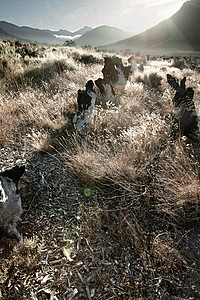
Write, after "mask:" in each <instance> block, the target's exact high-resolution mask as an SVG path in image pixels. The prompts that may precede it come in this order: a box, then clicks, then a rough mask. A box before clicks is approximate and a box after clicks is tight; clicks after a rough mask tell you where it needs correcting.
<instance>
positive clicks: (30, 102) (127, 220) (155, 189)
mask: <svg viewBox="0 0 200 300" xmlns="http://www.w3.org/2000/svg"><path fill="white" fill-rule="evenodd" d="M10 47H11V46H10ZM4 50H5V49H4ZM5 51H8V52H9V56H10V57H12V55H13V56H14V53H13V52H12V49H10V48H9V49H7V50H5ZM7 55H8V54H7ZM84 55H89V56H90V55H92V56H93V58H92V59H94V60H95V59H96V62H98V63H99V62H101V59H102V57H103V56H102V54H101V53H94V51H93V50H86V49H84V50H83V49H77V48H72V49H70V48H67V47H55V49H54V50H53V49H52V48H47V49H46V50H45V51H44V52H43V53H42V54H41V57H37V58H32V57H29V58H27V57H26V58H25V60H24V59H23V60H22V58H21V57H20V56H16V57H15V60H16V61H15V63H14V58H13V57H12V61H11V62H12V64H13V66H12V67H11V69H12V70H15V68H16V66H20V67H19V69H20V72H21V74H22V75H23V76H24V74H26V76H27V74H29V75H31V76H30V77H29V81H26V82H25V83H24V81H23V84H21V85H20V82H18V83H17V82H16V83H17V88H16V89H13V86H11V85H7V84H6V82H7V81H6V80H7V79H6V80H5V81H4V80H2V82H1V84H2V91H3V92H2V94H1V95H0V126H1V131H0V146H1V147H4V146H5V145H8V146H9V144H11V143H13V142H14V143H15V142H18V143H19V141H20V143H21V144H26V145H29V149H31V151H39V152H49V151H50V150H52V149H53V148H52V145H53V146H54V147H55V148H56V149H57V151H59V152H60V156H61V161H59V162H57V161H56V162H55V164H56V163H58V164H59V165H60V164H62V168H63V172H64V173H65V170H66V169H67V170H69V169H70V171H71V173H72V174H73V175H74V177H75V178H76V179H77V180H78V181H79V183H80V188H82V189H83V190H84V191H85V200H86V201H85V202H84V201H83V202H80V203H79V207H80V218H79V219H77V220H78V221H79V223H80V224H81V225H80V228H79V229H80V230H81V235H82V236H83V237H84V238H85V239H90V240H91V241H92V242H94V244H95V243H97V241H98V242H99V240H103V241H104V243H105V245H106V247H107V248H108V249H109V255H110V256H109V257H110V259H111V260H112V259H113V262H115V261H116V260H117V259H119V260H120V263H119V264H122V265H120V267H119V269H120V270H121V271H120V272H121V273H120V274H121V275H118V274H119V273H117V275H116V277H117V276H119V278H118V280H120V281H121V289H120V290H118V292H117V293H118V294H117V295H118V296H119V297H122V298H120V299H145V298H146V299H154V293H157V294H156V295H158V291H157V290H158V289H159V287H160V286H162V287H163V289H167V288H169V287H170V288H171V289H172V290H173V291H174V290H175V287H177V286H178V283H177V281H176V278H175V277H176V275H177V274H178V275H177V276H179V277H180V278H182V279H183V280H184V278H183V276H182V272H187V270H188V264H187V262H186V260H185V258H184V256H183V254H182V252H181V249H180V247H179V243H178V242H177V240H180V236H181V234H182V232H181V233H179V232H178V230H179V228H180V227H183V230H184V228H185V227H184V226H189V228H195V222H198V221H199V217H200V211H199V201H200V187H199V162H198V161H197V159H196V156H195V155H196V154H195V153H196V152H198V149H195V150H194V149H193V145H192V144H190V147H189V146H188V143H189V141H188V140H186V141H185V140H184V139H180V140H179V141H174V140H172V139H171V137H170V132H171V124H172V117H173V106H172V103H171V99H172V96H173V91H172V90H171V89H170V88H169V87H168V85H167V82H166V79H165V78H166V74H167V73H170V72H171V73H173V74H175V76H177V77H178V78H179V79H180V78H182V76H184V75H187V74H188V76H189V77H188V85H189V84H192V85H195V86H196V92H197V95H198V94H199V93H200V91H199V86H198V85H196V83H197V82H198V74H197V73H195V72H194V71H191V70H188V69H184V70H183V71H182V70H180V69H176V68H172V67H171V62H164V61H163V62H162V61H160V62H154V63H153V62H151V61H150V62H145V66H144V73H143V74H142V73H140V74H139V75H140V76H141V78H142V77H144V75H145V74H147V77H146V79H144V80H142V82H140V83H138V82H136V77H137V76H138V74H135V75H133V76H132V77H131V78H130V80H129V81H128V82H127V84H126V87H125V91H124V94H123V95H122V96H121V97H118V98H117V101H116V103H107V105H106V108H105V107H104V108H103V107H101V106H99V107H96V117H95V121H94V123H93V125H91V126H88V128H86V130H85V132H84V133H83V134H82V135H80V134H78V133H77V132H76V131H75V130H74V128H73V124H72V118H73V115H74V113H75V112H76V110H77V103H76V99H77V91H78V89H84V87H85V83H86V82H87V80H89V79H92V80H95V79H97V78H98V77H102V74H101V69H102V65H99V64H94V65H92V66H91V65H90V64H89V65H85V64H84V63H80V61H81V58H83V57H84ZM74 58H76V59H75V60H74ZM63 59H66V60H67V62H66V63H67V65H68V67H66V68H64V69H62V67H63V61H62V60H63ZM55 60H56V62H55ZM64 65H65V64H64ZM69 65H71V66H72V68H70V67H69ZM46 67H47V68H46ZM45 68H46V69H45ZM48 68H49V69H48ZM49 70H50V71H53V76H48V74H49ZM12 72H14V75H16V72H15V71H12ZM12 72H11V73H12ZM45 72H47V73H45ZM145 72H146V73H145ZM38 73H39V74H40V73H42V74H40V75H41V78H40V79H41V80H40V84H39V85H35V86H33V85H32V83H33V82H34V76H35V75H34V74H38ZM50 73H51V72H50ZM149 74H154V76H153V77H152V78H151V80H153V79H155V78H156V82H155V86H154V82H153V84H152V81H151V80H150V82H149V81H148V80H149ZM155 74H156V75H155ZM23 76H22V77H23ZM160 76H161V77H162V78H163V80H162V81H159V80H158V79H159V77H160ZM26 78H27V77H26ZM158 82H159V85H158ZM145 84H146V85H147V86H145ZM149 84H150V86H151V87H152V86H153V87H154V88H157V87H158V86H159V91H156V90H155V89H150V88H149ZM160 84H161V85H160ZM197 98H198V97H197V96H196V100H197V101H196V106H197V111H199V107H200V106H199V102H198V99H197ZM98 101H99V102H101V96H100V95H99V94H98ZM66 130H68V134H67V133H66ZM60 136H65V138H63V139H62V140H60V139H59V137H60ZM197 144H198V143H196V145H197ZM60 146H62V147H60ZM61 148H62V149H61ZM58 149H59V150H58ZM193 152H194V153H193ZM66 173H67V172H66ZM67 174H68V173H67ZM79 229H77V228H76V230H79ZM106 243H107V244H106ZM36 244H37V243H36ZM36 244H35V243H34V240H33V241H28V240H25V241H24V243H19V244H18V246H16V247H15V248H14V249H13V255H14V256H13V262H14V268H22V269H23V268H28V269H30V270H32V267H33V269H34V267H36V265H37V261H38V257H39V256H38V253H39V252H40V251H39V248H38V246H37V245H36ZM95 247H96V246H95ZM27 249H28V250H27ZM22 254H24V257H21V256H22ZM83 255H86V254H83ZM95 255H97V256H98V255H100V256H101V254H99V253H96V254H95V253H92V262H91V264H92V263H94V264H95V263H96V257H95ZM90 256H91V255H90ZM17 258H18V259H17ZM128 259H129V260H130V261H131V263H130V265H129V263H127V261H128ZM101 260H102V258H101ZM132 260H133V261H135V260H138V261H139V268H140V269H139V271H137V274H138V275H137V276H138V278H136V279H135V278H134V275H133V274H134V273H135V272H136V271H135V269H134V263H133V264H132ZM113 264H114V263H113ZM9 268H10V265H8V266H7V267H6V265H5V273H4V274H3V273H2V272H1V270H0V282H3V283H5V282H6V280H7V276H8V275H7V273H8V270H10V269H9ZM115 268H118V267H116V266H115ZM112 271H113V273H112V274H108V273H106V272H107V271H105V270H104V269H103V271H102V272H104V273H103V278H102V280H100V279H99V282H98V285H99V287H100V289H102V290H103V289H104V286H105V284H108V282H110V278H112V277H114V276H115V270H114V268H113V269H112ZM4 275H5V276H4ZM104 276H105V277H104ZM57 280H58V279H57ZM58 281H59V282H60V281H62V280H60V279H59V280H58ZM59 284H60V286H62V285H63V286H65V283H64V282H61V283H59ZM113 295H114V293H113ZM115 296H116V294H115ZM123 297H124V298H123Z"/></svg>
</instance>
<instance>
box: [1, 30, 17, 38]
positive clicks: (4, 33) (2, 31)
mask: <svg viewBox="0 0 200 300" xmlns="http://www.w3.org/2000/svg"><path fill="white" fill-rule="evenodd" d="M0 38H1V39H8V38H12V39H18V38H17V37H16V36H14V35H12V34H10V35H9V33H7V32H6V31H5V30H3V29H2V28H1V27H0Z"/></svg>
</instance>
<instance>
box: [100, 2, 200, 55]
mask: <svg viewBox="0 0 200 300" xmlns="http://www.w3.org/2000/svg"><path fill="white" fill-rule="evenodd" d="M102 48H103V49H106V50H113V51H116V52H119V51H122V50H125V49H129V50H131V51H132V52H136V51H140V52H141V53H149V54H151V53H154V54H156V53H160V54H165V53H174V52H179V51H200V0H191V1H187V2H185V3H184V4H183V6H182V7H181V9H180V10H179V11H178V12H176V13H175V14H174V15H173V16H172V17H170V18H169V19H167V20H164V21H162V22H161V23H159V24H158V25H156V26H154V27H152V28H150V29H148V30H146V31H145V32H143V33H141V34H138V35H135V36H133V37H131V38H128V39H124V40H122V41H120V42H117V43H113V44H109V45H106V46H104V47H102Z"/></svg>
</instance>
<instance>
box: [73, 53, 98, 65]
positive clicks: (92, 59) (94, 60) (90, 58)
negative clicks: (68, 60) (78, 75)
mask: <svg viewBox="0 0 200 300" xmlns="http://www.w3.org/2000/svg"><path fill="white" fill-rule="evenodd" d="M72 54H73V59H74V60H75V61H78V62H80V63H84V64H86V65H91V64H102V63H103V58H99V57H98V56H96V55H94V54H92V53H81V52H73V53H72Z"/></svg>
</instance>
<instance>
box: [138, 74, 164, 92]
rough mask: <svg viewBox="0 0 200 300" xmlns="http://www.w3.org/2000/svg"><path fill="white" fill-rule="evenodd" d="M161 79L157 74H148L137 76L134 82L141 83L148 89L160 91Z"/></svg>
mask: <svg viewBox="0 0 200 300" xmlns="http://www.w3.org/2000/svg"><path fill="white" fill-rule="evenodd" d="M162 79H163V78H162V77H161V76H160V75H158V74H157V73H150V74H144V75H139V76H138V77H137V78H136V82H142V83H143V84H144V85H146V86H147V87H148V88H153V89H160V87H161V81H162Z"/></svg>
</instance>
